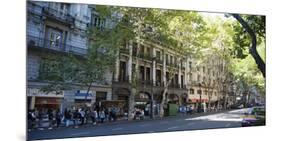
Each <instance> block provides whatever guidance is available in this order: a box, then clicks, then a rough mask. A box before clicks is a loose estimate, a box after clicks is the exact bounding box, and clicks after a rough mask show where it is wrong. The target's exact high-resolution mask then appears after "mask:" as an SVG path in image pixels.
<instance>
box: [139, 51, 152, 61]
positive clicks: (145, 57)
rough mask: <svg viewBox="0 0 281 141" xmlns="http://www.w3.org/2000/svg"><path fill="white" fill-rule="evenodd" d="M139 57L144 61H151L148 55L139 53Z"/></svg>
mask: <svg viewBox="0 0 281 141" xmlns="http://www.w3.org/2000/svg"><path fill="white" fill-rule="evenodd" d="M139 57H140V58H142V59H144V60H149V61H152V60H153V57H152V56H151V55H150V54H148V53H140V54H139Z"/></svg>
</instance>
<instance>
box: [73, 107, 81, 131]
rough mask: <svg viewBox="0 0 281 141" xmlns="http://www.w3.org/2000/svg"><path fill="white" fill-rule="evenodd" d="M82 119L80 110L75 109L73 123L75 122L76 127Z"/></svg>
mask: <svg viewBox="0 0 281 141" xmlns="http://www.w3.org/2000/svg"><path fill="white" fill-rule="evenodd" d="M79 119H80V113H79V112H78V110H74V111H73V123H74V128H78V124H79V123H78V121H79Z"/></svg>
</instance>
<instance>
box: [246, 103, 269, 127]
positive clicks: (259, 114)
mask: <svg viewBox="0 0 281 141" xmlns="http://www.w3.org/2000/svg"><path fill="white" fill-rule="evenodd" d="M241 125H242V127H247V126H262V125H265V108H264V107H253V108H251V109H250V110H249V111H248V112H246V113H245V115H244V117H243V120H242V123H241Z"/></svg>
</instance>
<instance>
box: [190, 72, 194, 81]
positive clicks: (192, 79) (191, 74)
mask: <svg viewBox="0 0 281 141" xmlns="http://www.w3.org/2000/svg"><path fill="white" fill-rule="evenodd" d="M189 79H190V81H193V79H192V73H190V74H189Z"/></svg>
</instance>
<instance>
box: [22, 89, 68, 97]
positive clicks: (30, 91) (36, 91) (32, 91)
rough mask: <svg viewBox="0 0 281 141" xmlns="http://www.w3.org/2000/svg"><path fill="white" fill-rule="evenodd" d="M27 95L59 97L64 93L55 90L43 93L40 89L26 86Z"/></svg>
mask: <svg viewBox="0 0 281 141" xmlns="http://www.w3.org/2000/svg"><path fill="white" fill-rule="evenodd" d="M27 96H40V97H60V98H62V97H63V96H64V95H63V93H61V94H57V93H55V92H49V93H45V92H42V91H40V89H34V88H28V89H27Z"/></svg>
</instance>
